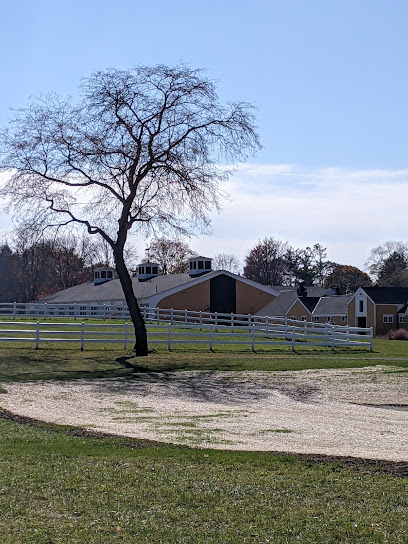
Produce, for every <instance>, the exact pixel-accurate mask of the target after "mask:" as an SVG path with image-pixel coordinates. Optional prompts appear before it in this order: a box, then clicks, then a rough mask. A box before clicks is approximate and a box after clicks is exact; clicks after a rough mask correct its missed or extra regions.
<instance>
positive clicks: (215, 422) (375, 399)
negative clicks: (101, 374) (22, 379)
mask: <svg viewBox="0 0 408 544" xmlns="http://www.w3.org/2000/svg"><path fill="white" fill-rule="evenodd" d="M398 370H400V369H398V368H395V369H392V368H390V367H387V368H382V367H371V368H367V369H356V370H350V369H347V370H308V371H301V372H166V373H140V374H135V375H133V376H132V377H126V378H125V377H124V378H116V379H97V380H76V381H72V382H35V383H12V384H7V391H8V392H7V393H6V394H4V395H1V397H0V404H1V406H2V408H3V409H4V410H8V411H10V412H13V413H15V414H18V415H20V416H22V417H28V418H34V419H38V420H43V421H47V422H50V423H53V424H66V425H74V426H78V427H82V428H84V429H87V430H89V431H93V432H101V433H108V434H114V435H120V436H126V437H132V438H138V439H139V438H140V439H147V440H151V441H153V442H155V441H157V442H171V443H174V444H183V445H187V446H191V447H210V448H218V449H236V450H239V449H240V450H253V451H279V452H295V453H299V454H307V455H317V456H319V455H324V456H327V455H328V456H334V457H342V458H347V457H350V458H362V459H372V460H383V461H393V462H402V463H405V462H408V441H407V436H408V418H407V415H406V412H405V409H404V407H406V406H407V405H408V373H402V372H398Z"/></svg>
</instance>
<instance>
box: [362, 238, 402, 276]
mask: <svg viewBox="0 0 408 544" xmlns="http://www.w3.org/2000/svg"><path fill="white" fill-rule="evenodd" d="M398 261H399V262H398ZM407 261H408V242H395V241H388V242H384V244H382V245H379V246H377V247H375V248H373V249H372V250H371V252H370V256H369V257H368V259H367V262H366V263H365V265H366V267H367V268H368V270H369V273H370V275H371V277H372V278H373V279H374V281H376V282H377V283H378V285H382V286H384V285H387V282H388V281H390V285H391V283H392V284H394V283H395V280H397V276H398V273H397V270H398V269H400V270H401V271H402V272H403V276H404V268H405V267H404V265H403V263H404V262H407ZM392 263H394V265H395V267H396V270H394V271H392V268H393V266H392ZM391 276H392V277H391ZM401 279H402V284H404V283H405V282H406V278H401ZM397 283H398V281H397ZM402 284H401V285H402Z"/></svg>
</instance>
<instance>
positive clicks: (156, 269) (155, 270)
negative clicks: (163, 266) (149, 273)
mask: <svg viewBox="0 0 408 544" xmlns="http://www.w3.org/2000/svg"><path fill="white" fill-rule="evenodd" d="M158 273H159V268H158V267H157V266H153V274H158Z"/></svg>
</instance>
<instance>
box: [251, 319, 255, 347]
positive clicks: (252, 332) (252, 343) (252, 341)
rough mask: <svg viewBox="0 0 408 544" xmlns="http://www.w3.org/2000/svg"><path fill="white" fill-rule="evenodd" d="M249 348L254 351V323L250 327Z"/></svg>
mask: <svg viewBox="0 0 408 544" xmlns="http://www.w3.org/2000/svg"><path fill="white" fill-rule="evenodd" d="M251 329H252V331H251V350H252V351H253V352H254V351H255V325H252V327H251Z"/></svg>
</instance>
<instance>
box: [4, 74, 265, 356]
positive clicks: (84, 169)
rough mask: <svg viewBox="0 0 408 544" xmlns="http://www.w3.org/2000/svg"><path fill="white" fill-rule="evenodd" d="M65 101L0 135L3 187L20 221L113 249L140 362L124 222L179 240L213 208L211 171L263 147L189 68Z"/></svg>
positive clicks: (100, 85)
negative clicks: (65, 228) (74, 230)
mask: <svg viewBox="0 0 408 544" xmlns="http://www.w3.org/2000/svg"><path fill="white" fill-rule="evenodd" d="M81 91H82V100H81V101H80V102H79V103H78V104H73V103H72V101H71V100H70V99H67V100H62V99H60V98H59V97H58V96H56V95H54V94H51V95H48V96H44V97H42V98H41V99H39V100H34V101H32V103H31V104H30V105H29V106H28V107H27V108H25V109H22V110H20V111H18V112H17V113H16V115H15V117H14V120H13V121H12V123H11V126H10V128H9V129H8V130H6V131H3V132H2V135H1V148H2V150H3V152H2V160H1V163H0V164H1V167H2V168H3V169H7V170H8V171H9V173H10V178H9V181H8V183H7V184H6V186H5V188H4V190H3V191H2V195H3V196H7V197H8V198H9V200H10V202H11V205H12V206H13V207H14V209H15V210H17V211H18V212H19V213H23V214H24V215H25V216H26V217H27V216H30V217H35V218H36V220H37V221H41V222H42V223H43V224H46V225H53V226H56V227H58V226H61V225H71V224H72V223H76V224H80V225H82V226H83V227H85V228H86V229H87V231H88V233H89V234H91V235H94V234H95V235H99V236H101V237H102V238H103V239H104V240H105V241H106V242H107V243H108V244H109V246H110V247H111V248H112V252H113V256H114V261H115V265H116V271H117V274H118V277H119V279H120V282H121V285H122V288H123V292H124V296H125V299H126V302H127V305H128V307H129V310H130V314H131V318H132V322H133V324H134V328H135V335H136V345H135V351H136V355H137V356H144V355H147V353H148V347H147V334H146V328H145V324H144V321H143V318H142V315H141V312H140V309H139V306H138V303H137V300H136V297H135V294H134V292H133V287H132V280H131V276H130V274H129V272H128V269H127V267H126V264H125V260H124V249H125V245H126V242H127V239H128V235H129V230H130V229H131V228H132V227H139V228H143V227H145V228H147V229H150V230H151V229H155V228H158V227H160V229H161V231H162V232H163V229H169V230H172V229H173V230H176V231H179V232H181V233H184V234H187V233H188V232H191V231H192V230H194V229H195V228H197V227H199V226H201V227H202V228H204V227H206V226H208V225H209V220H208V212H209V210H211V209H214V208H219V202H220V196H221V194H220V190H219V183H220V182H221V181H223V180H225V179H227V178H228V177H229V175H230V174H231V172H230V171H228V170H227V169H225V168H224V167H221V166H218V163H219V161H220V160H221V159H224V160H226V162H227V163H233V162H236V161H242V160H245V158H246V156H247V153H248V152H254V151H255V150H256V149H258V148H259V139H258V135H257V133H256V129H255V120H254V116H253V113H252V107H251V106H250V105H249V104H247V103H242V102H241V103H229V104H228V105H227V106H223V105H221V104H220V102H219V100H218V97H217V94H216V91H215V87H214V84H213V83H212V82H211V81H209V80H208V79H206V78H204V77H203V76H202V73H201V72H200V71H198V70H192V69H190V68H188V67H186V66H176V67H167V66H162V65H159V66H154V67H146V66H142V67H138V68H135V69H133V70H127V71H122V70H115V69H111V70H107V71H99V72H95V73H93V74H92V75H91V76H90V77H89V78H87V79H84V80H83V81H82V84H81Z"/></svg>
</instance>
